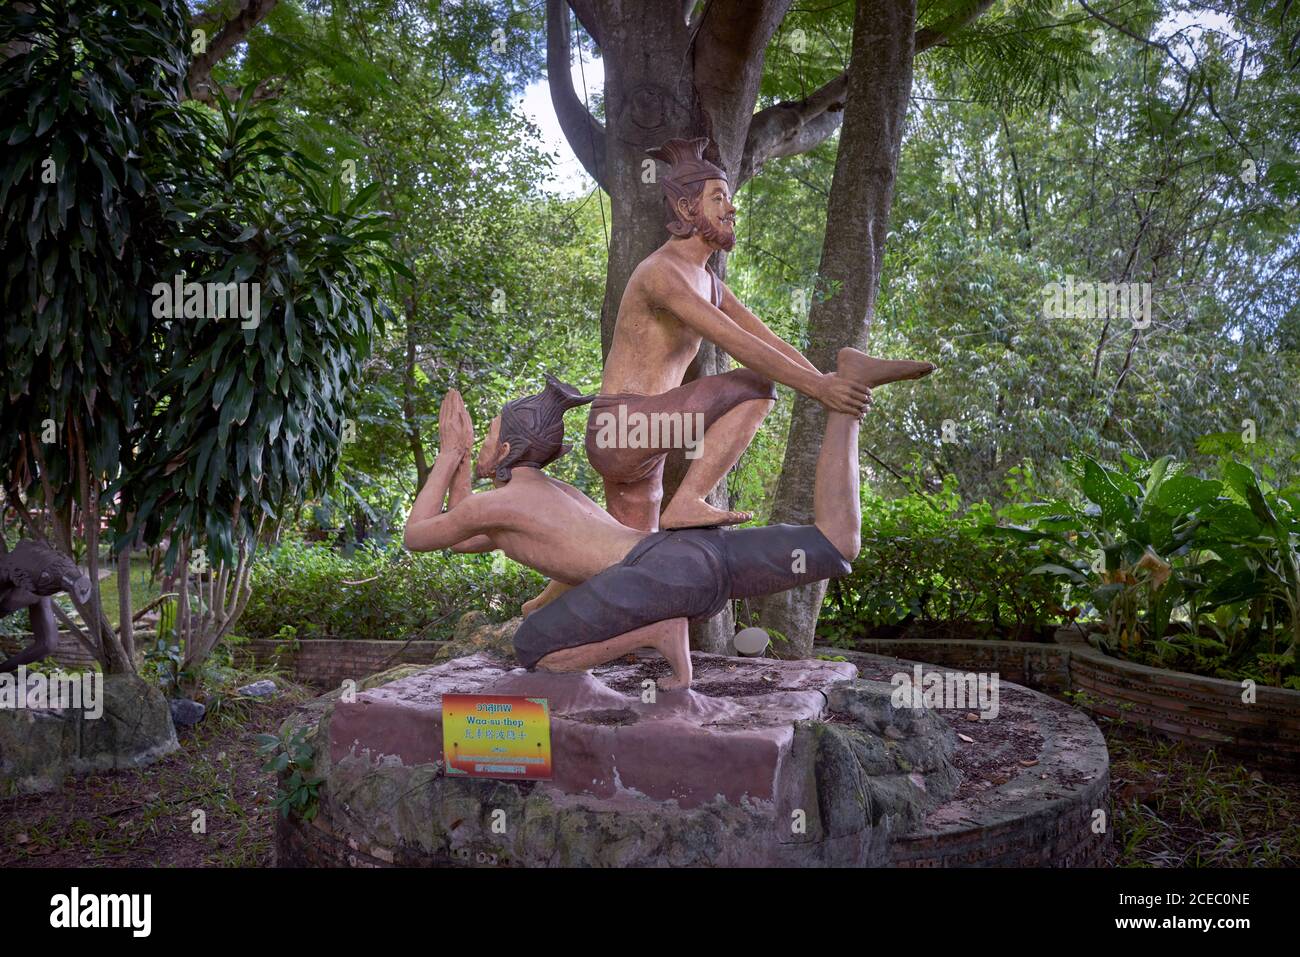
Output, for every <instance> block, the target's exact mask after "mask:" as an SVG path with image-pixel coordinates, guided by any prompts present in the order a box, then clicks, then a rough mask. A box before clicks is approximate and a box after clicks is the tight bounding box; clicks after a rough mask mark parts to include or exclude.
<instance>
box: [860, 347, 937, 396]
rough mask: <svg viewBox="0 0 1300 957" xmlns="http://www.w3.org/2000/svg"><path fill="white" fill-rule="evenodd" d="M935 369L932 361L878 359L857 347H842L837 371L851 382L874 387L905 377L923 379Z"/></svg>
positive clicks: (869, 387) (870, 387)
mask: <svg viewBox="0 0 1300 957" xmlns="http://www.w3.org/2000/svg"><path fill="white" fill-rule="evenodd" d="M934 370H935V365H934V363H932V362H913V361H912V360H910V359H877V358H876V357H875V356H869V355H867V354H866V353H865V352H860V351H858V350H857V349H848V348H846V349H841V350H840V352H839V355H838V357H837V362H836V368H835V371H836V372H838V373H839V374H840V375H842V376H844V378H846V379H848V380H850V381H851V382H856V383H859V384H861V385H864V386H866V387H867V388H868V389H874V388H877V387H878V386H882V385H888V384H889V383H891V382H901V381H903V380H905V379H922V378H924V377H925V376H928V375H929V374H930V373H931V372H933V371H934Z"/></svg>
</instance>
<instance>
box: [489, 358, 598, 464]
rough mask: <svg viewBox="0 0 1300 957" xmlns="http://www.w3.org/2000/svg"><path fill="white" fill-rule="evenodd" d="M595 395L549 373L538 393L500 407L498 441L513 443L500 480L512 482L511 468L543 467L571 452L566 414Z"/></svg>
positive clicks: (504, 461) (504, 462)
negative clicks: (565, 425)
mask: <svg viewBox="0 0 1300 957" xmlns="http://www.w3.org/2000/svg"><path fill="white" fill-rule="evenodd" d="M594 398H596V396H595V394H592V395H582V394H581V393H579V392H578V390H577V389H575V388H574V387H573V386H571V385H568V384H567V383H564V382H561V381H560V380H559V379H557V378H555V376H553V375H548V376H547V377H546V388H545V389H543V390H542V391H541V392H539V393H538V394H537V395H529V396H524V397H523V398H522V399H515V400H514V401H512V402H507V403H506V404H505V406H503V407H502V409H501V434H500V436H499V439H498V441H500V442H508V443H510V453H509V454H508V455H507V456H506V458H505V459H504V460H503V461H502V462H501V463H500V464H499V465H498V466H497V468H496V477H497V480H498V481H501V482H509V481H510V470H511V469H513V468H518V467H519V466H525V467H527V468H535V469H540V468H543V467H545V466H546V465H549V464H550V463H551V462H553V461H555V460H556V459H558V458H559V457H560V456H561V455H563V454H564V453H565V452H567V451H569V446H567V445H565V444H564V413H565V412H567V411H568V410H569V409H572V408H574V407H575V406H579V405H586V404H587V403H588V402H590V401H591V400H592V399H594Z"/></svg>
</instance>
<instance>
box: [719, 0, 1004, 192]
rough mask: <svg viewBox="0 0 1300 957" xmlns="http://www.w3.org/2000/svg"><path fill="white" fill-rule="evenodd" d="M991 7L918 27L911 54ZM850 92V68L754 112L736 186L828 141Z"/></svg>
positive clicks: (972, 6) (979, 5)
mask: <svg viewBox="0 0 1300 957" xmlns="http://www.w3.org/2000/svg"><path fill="white" fill-rule="evenodd" d="M991 6H993V0H969V2H968V3H967V4H966V6H965V7H963V8H962V9H961V10H960V11H958V12H957V13H954V14H953V15H952V16H950V17H948V18H947V19H946V20H941V21H940V22H938V23H936V24H935V25H934V26H930V27H922V28H921V29H919V30H917V31H916V34H915V36H914V38H913V43H914V46H915V49H914V52H913V54H912V55H913V56H915V55H916V54H918V53H921V52H923V51H925V50H928V49H930V48H931V47H934V46H940V45H942V44H944V43H947V42H948V40H949V39H950V38H951V37H952V35H953V34H955V33H957V32H958V31H960V30H963V29H965V28H966V27H968V26H970V25H971V24H972V23H974V22H975V21H976V20H978V19H979V18H980V17H982V16H983V15H984V14H985V13H986V12H988V9H989V8H990V7H991ZM847 90H848V71H845V72H844V73H841V74H840V75H839V76H837V77H835V79H833V80H831V81H830V82H829V83H827V84H826V85H825V86H823V87H821V88H820V89H818V90H815V91H814V92H813V93H811V94H810V95H809V96H807V97H805V98H804V99H802V100H798V101H794V102H785V103H777V104H776V105H775V106H769V107H768V108H767V109H765V110H759V111H758V112H757V113H755V114H754V119H753V121H752V122H751V123H750V125H749V134H748V136H746V138H745V152H744V155H743V156H742V158H741V163H740V180H739V183H738V184H737V187H736V188H737V189H739V188H740V186H743V185H744V184H745V183H746V182H748V181H749V179H750V178H752V177H753V176H754V175H755V174H757V173H758V171H759V170H761V169H762V168H763V164H764V163H766V162H767V161H768V160H770V159H778V158H780V157H783V156H796V155H798V154H800V153H806V152H808V151H809V150H811V149H815V148H816V147H817V146H819V145H820V144H821V143H823V142H824V141H825V140H826V139H828V138H829V137H830V136H831V135H832V134H833V133H834V132H835V131H836V130H837V129H839V126H840V122H841V121H842V120H843V118H844V97H845V94H846V92H847Z"/></svg>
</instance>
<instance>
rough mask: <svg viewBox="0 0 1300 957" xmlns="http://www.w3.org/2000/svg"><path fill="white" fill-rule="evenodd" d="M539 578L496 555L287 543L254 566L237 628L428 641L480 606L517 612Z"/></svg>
mask: <svg viewBox="0 0 1300 957" xmlns="http://www.w3.org/2000/svg"><path fill="white" fill-rule="evenodd" d="M543 584H544V580H543V578H542V577H541V576H540V575H538V574H537V573H536V572H534V571H532V570H530V569H527V568H525V567H524V566H522V565H518V564H516V563H515V562H513V561H511V560H509V559H507V558H505V557H504V556H502V555H500V554H499V553H489V554H484V555H462V554H453V553H450V552H421V553H412V552H408V551H406V550H404V549H402V548H400V547H397V546H389V547H387V548H379V547H374V546H372V545H370V544H368V543H367V544H365V545H363V546H361V547H359V548H358V549H357V550H356V552H355V553H354V554H353V556H352V557H351V558H345V557H343V556H342V555H341V554H339V553H338V552H336V551H334V550H333V549H332V548H330V547H328V546H325V545H314V544H310V543H306V542H301V541H288V542H285V543H283V544H281V545H279V546H278V547H276V548H274V549H271V550H269V551H267V552H266V553H265V554H264V555H262V556H261V557H259V558H258V559H257V561H256V562H255V564H254V566H253V594H252V597H251V598H250V599H249V602H248V606H247V608H245V610H244V615H243V617H242V618H241V619H240V631H241V632H243V633H245V634H247V635H248V636H250V637H253V638H274V637H275V636H276V635H278V634H280V633H281V630H282V629H284V628H286V627H288V628H290V629H293V631H292V633H293V634H295V635H297V636H298V637H300V638H304V639H310V638H358V639H362V638H365V639H400V640H403V641H405V640H410V639H419V640H437V639H444V638H449V637H450V636H451V633H452V631H453V630H454V628H455V626H456V620H457V619H458V618H459V617H460V615H461V614H462V613H464V612H467V611H473V610H480V611H484V612H486V613H487V614H488V616H489V617H490V618H492V619H493V620H495V621H504V620H506V619H508V618H511V617H513V616H514V615H517V614H519V606H520V604H521V603H522V602H523V601H525V600H526V599H528V598H531V597H532V596H533V595H535V594H537V592H538V591H540V590H541V588H542V585H543Z"/></svg>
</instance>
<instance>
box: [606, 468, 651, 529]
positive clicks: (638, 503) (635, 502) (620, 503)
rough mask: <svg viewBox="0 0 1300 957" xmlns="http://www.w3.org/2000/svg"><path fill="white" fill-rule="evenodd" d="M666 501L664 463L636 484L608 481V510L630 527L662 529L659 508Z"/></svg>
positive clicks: (635, 482)
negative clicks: (660, 527)
mask: <svg viewBox="0 0 1300 957" xmlns="http://www.w3.org/2000/svg"><path fill="white" fill-rule="evenodd" d="M663 499H664V466H663V460H662V459H661V460H660V462H659V467H658V468H656V469H655V470H654V472H653V473H652V474H651V475H649V476H647V477H646V478H643V479H638V480H636V481H634V482H619V481H615V480H612V479H608V478H607V479H605V511H607V512H609V514H610V515H613V516H614V517H615V518H616V519H618V520H619V521H620V522H622V523H623V524H624V525H626V526H628V527H629V528H636V529H640V530H641V531H643V532H657V531H658V530H659V506H660V504H661V503H662V502H663Z"/></svg>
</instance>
